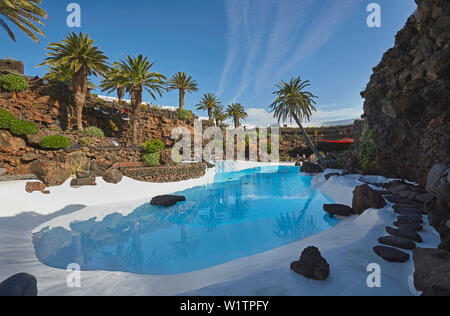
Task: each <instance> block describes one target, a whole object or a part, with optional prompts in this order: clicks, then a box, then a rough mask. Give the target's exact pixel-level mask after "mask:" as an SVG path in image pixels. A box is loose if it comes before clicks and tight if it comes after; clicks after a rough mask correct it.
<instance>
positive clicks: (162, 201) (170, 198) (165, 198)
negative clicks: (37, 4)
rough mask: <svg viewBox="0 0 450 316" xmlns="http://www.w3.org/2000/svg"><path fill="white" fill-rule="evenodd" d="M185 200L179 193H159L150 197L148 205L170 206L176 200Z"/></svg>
mask: <svg viewBox="0 0 450 316" xmlns="http://www.w3.org/2000/svg"><path fill="white" fill-rule="evenodd" d="M184 201H186V197H184V196H179V195H159V196H155V197H154V198H152V200H151V201H150V205H156V206H164V207H170V206H172V205H175V204H177V203H178V202H184Z"/></svg>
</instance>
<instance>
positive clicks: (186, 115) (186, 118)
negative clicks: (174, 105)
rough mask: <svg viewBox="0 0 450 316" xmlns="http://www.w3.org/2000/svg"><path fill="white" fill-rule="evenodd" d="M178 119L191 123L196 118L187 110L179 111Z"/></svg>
mask: <svg viewBox="0 0 450 316" xmlns="http://www.w3.org/2000/svg"><path fill="white" fill-rule="evenodd" d="M177 114H178V118H179V119H180V120H183V121H189V120H191V119H192V118H193V117H194V114H193V113H192V112H191V111H189V110H185V109H177Z"/></svg>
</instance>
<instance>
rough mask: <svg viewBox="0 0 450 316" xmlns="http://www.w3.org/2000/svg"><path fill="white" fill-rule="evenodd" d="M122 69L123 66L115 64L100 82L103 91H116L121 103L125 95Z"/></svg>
mask: <svg viewBox="0 0 450 316" xmlns="http://www.w3.org/2000/svg"><path fill="white" fill-rule="evenodd" d="M121 71H122V69H121V67H119V66H118V65H117V64H115V65H114V67H113V68H111V69H110V70H109V71H108V72H107V73H106V74H105V79H103V81H102V83H101V84H100V88H102V91H107V92H108V93H111V92H113V91H116V93H117V98H118V99H119V104H122V100H123V97H124V96H125V86H124V82H123V81H124V79H123V76H122V73H121Z"/></svg>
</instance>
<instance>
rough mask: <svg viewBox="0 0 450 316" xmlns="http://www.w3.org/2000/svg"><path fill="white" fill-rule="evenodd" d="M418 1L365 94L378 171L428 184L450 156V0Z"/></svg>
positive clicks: (366, 114) (366, 112)
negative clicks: (433, 170)
mask: <svg viewBox="0 0 450 316" xmlns="http://www.w3.org/2000/svg"><path fill="white" fill-rule="evenodd" d="M416 3H417V5H418V8H417V11H416V12H415V13H414V14H413V15H412V16H411V17H410V18H409V19H408V22H407V23H406V25H405V27H404V28H403V29H402V30H401V31H400V32H399V33H398V34H397V36H396V41H395V46H394V47H393V48H391V49H389V50H388V51H387V52H386V53H385V54H384V56H383V59H382V60H381V62H380V64H379V65H378V66H376V67H375V68H374V69H373V70H374V72H373V75H372V77H371V79H370V82H369V84H368V85H367V88H366V90H365V91H363V92H362V96H363V98H364V99H365V103H364V112H365V114H364V116H365V118H366V120H367V122H368V125H369V128H370V129H372V130H373V131H374V135H375V138H376V142H377V146H378V155H377V159H376V160H377V161H376V162H377V167H378V169H379V171H380V172H382V173H383V174H385V175H388V176H398V177H402V178H407V179H411V180H414V181H418V182H420V183H422V184H424V183H425V180H426V175H427V174H428V172H429V171H430V169H431V168H432V167H433V165H434V164H435V163H438V162H441V163H448V162H449V160H450V158H449V157H450V152H449V149H450V143H449V137H450V120H449V113H450V82H449V79H450V46H449V39H450V1H448V0H416Z"/></svg>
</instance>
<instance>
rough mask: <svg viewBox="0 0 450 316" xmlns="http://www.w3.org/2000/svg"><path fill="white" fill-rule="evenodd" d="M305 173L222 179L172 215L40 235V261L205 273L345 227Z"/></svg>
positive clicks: (151, 211)
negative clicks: (329, 212)
mask: <svg viewBox="0 0 450 316" xmlns="http://www.w3.org/2000/svg"><path fill="white" fill-rule="evenodd" d="M311 180H312V177H309V176H305V175H302V174H299V171H298V168H294V167H277V168H273V167H272V168H256V169H250V170H245V171H241V172H232V173H222V174H218V175H217V176H216V179H215V182H214V183H213V184H210V185H207V186H201V187H195V188H192V189H189V190H185V191H182V192H178V193H177V194H181V195H185V196H186V199H187V201H186V202H182V203H179V204H177V205H175V206H173V207H170V208H163V207H157V206H150V205H149V204H145V205H142V206H140V207H138V208H137V209H135V210H134V211H133V213H131V214H130V215H128V216H122V215H120V214H117V213H113V214H111V215H109V216H107V217H105V218H104V220H103V221H101V222H96V221H95V219H92V220H89V221H84V222H73V223H71V225H70V227H71V231H67V230H65V229H64V228H61V227H56V228H53V229H51V230H48V229H46V230H43V231H41V232H39V233H37V234H34V236H33V241H34V246H35V250H36V254H37V257H38V258H39V260H40V261H41V262H43V263H44V264H46V265H49V266H51V267H56V268H62V269H65V268H66V267H67V265H68V264H70V263H77V264H79V265H80V266H81V267H82V269H83V270H108V271H125V272H133V273H143V274H174V273H183V272H189V271H194V270H199V269H203V268H207V267H211V266H215V265H218V264H221V263H225V262H228V261H231V260H234V259H238V258H242V257H246V256H250V255H253V254H257V253H261V252H264V251H267V250H270V249H274V248H277V247H280V246H283V245H286V244H289V243H292V242H294V241H297V240H300V239H303V238H305V237H308V236H310V235H313V234H316V233H318V232H320V231H323V230H326V229H328V228H330V227H332V226H334V225H336V224H337V223H338V220H336V219H331V218H329V217H328V216H325V215H324V212H323V210H322V205H323V204H324V203H329V202H332V201H331V200H330V199H328V198H327V197H325V196H323V195H322V194H321V193H320V192H319V191H318V190H316V189H313V188H311Z"/></svg>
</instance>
